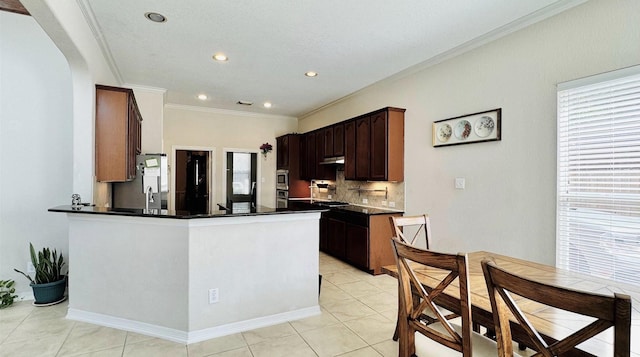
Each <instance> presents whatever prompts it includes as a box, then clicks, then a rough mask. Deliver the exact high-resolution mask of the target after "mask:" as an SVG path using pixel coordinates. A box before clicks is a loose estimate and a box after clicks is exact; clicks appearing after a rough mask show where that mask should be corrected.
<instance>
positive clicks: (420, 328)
mask: <svg viewBox="0 0 640 357" xmlns="http://www.w3.org/2000/svg"><path fill="white" fill-rule="evenodd" d="M392 245H393V249H394V252H395V253H396V259H397V266H398V281H399V284H400V297H399V298H400V301H401V304H400V305H401V309H402V311H401V312H400V316H402V318H403V319H406V323H407V327H408V331H409V332H408V333H409V334H410V335H411V336H410V341H413V336H412V335H413V334H414V333H415V332H420V333H422V334H423V335H425V336H427V337H429V338H431V339H433V340H434V341H436V342H438V343H440V344H443V345H445V346H447V347H449V348H452V349H454V350H456V351H459V352H462V354H463V356H471V307H470V304H471V298H470V291H469V272H468V271H469V269H468V266H467V256H466V254H446V253H438V252H434V251H430V250H425V249H420V248H416V247H414V246H412V245H410V244H408V243H406V242H402V241H401V240H400V238H398V237H394V238H393V239H392ZM416 266H417V267H430V268H436V269H439V270H443V271H444V273H448V274H447V275H446V276H445V277H444V278H443V279H442V281H441V282H440V283H439V284H438V285H437V286H436V287H435V288H434V289H430V290H429V291H426V290H425V288H424V287H423V286H422V284H421V283H420V280H419V279H418V277H417V274H416V271H415V267H416ZM456 278H457V280H458V284H459V293H460V311H461V314H460V316H461V318H462V329H461V333H458V332H457V331H456V330H455V329H454V328H453V326H452V325H451V324H450V323H449V320H448V319H447V318H446V317H445V316H443V314H442V313H441V312H440V311H439V310H438V309H437V307H436V305H435V303H434V300H435V299H436V297H437V296H438V295H439V294H440V293H441V292H442V291H444V290H445V289H446V288H447V287H448V286H450V284H451V283H452V282H454V281H455V280H456ZM425 307H428V308H429V309H430V310H432V311H431V312H433V315H434V316H435V319H437V320H438V322H439V323H440V324H441V326H442V327H443V328H444V330H445V331H444V332H442V331H438V330H436V329H434V328H433V327H432V325H430V324H428V323H424V322H423V321H421V320H420V318H419V317H420V315H421V314H422V311H423V309H425ZM402 338H403V337H402V336H401V347H400V348H401V355H404V354H403V353H402V348H403V347H402V343H403V342H402V341H403V340H402ZM413 348H414V349H415V346H414V347H413ZM405 352H406V351H405ZM408 355H411V354H410V353H409V354H408Z"/></svg>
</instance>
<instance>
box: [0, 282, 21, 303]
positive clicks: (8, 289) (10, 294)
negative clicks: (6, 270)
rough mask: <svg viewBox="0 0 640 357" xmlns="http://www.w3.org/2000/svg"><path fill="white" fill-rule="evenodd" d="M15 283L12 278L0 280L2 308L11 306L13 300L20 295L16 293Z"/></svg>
mask: <svg viewBox="0 0 640 357" xmlns="http://www.w3.org/2000/svg"><path fill="white" fill-rule="evenodd" d="M14 284H15V282H14V281H13V280H11V279H9V280H0V309H4V308H5V307H9V306H11V304H13V300H14V299H15V298H17V297H18V295H15V294H14V293H15V292H16V288H14V287H13V285H14Z"/></svg>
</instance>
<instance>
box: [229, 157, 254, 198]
mask: <svg viewBox="0 0 640 357" xmlns="http://www.w3.org/2000/svg"><path fill="white" fill-rule="evenodd" d="M257 171H258V154H257V153H250V152H232V151H228V152H227V167H226V172H227V177H226V186H227V187H226V193H227V207H233V206H236V207H239V206H242V205H245V206H247V207H255V206H256V192H257V189H258V187H257V180H256V178H257V176H258V175H257Z"/></svg>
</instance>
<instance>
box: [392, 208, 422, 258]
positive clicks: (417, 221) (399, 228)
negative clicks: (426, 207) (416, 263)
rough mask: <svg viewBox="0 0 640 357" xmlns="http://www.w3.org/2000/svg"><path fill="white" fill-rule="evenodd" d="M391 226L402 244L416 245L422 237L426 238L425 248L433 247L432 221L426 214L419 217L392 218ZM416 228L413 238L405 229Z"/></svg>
mask: <svg viewBox="0 0 640 357" xmlns="http://www.w3.org/2000/svg"><path fill="white" fill-rule="evenodd" d="M391 224H392V225H393V228H394V230H395V235H396V237H398V238H399V239H400V240H401V241H402V242H405V243H408V244H411V245H415V244H416V242H417V241H418V239H419V238H420V236H421V235H424V237H425V248H426V249H430V247H431V221H430V220H429V216H428V215H426V214H423V215H419V216H404V217H391ZM409 227H411V228H414V229H415V230H416V231H415V233H414V234H413V235H412V236H407V232H405V228H409Z"/></svg>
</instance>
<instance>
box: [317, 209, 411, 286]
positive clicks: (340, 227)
mask: <svg viewBox="0 0 640 357" xmlns="http://www.w3.org/2000/svg"><path fill="white" fill-rule="evenodd" d="M401 215H402V214H401V213H390V214H376V215H370V214H365V213H359V212H353V211H344V210H340V209H332V210H330V211H328V212H324V213H323V214H322V218H321V219H320V250H321V251H323V252H325V253H327V254H330V255H332V256H334V257H336V258H338V259H340V260H343V261H345V262H347V263H349V264H351V265H353V266H355V267H357V268H360V269H362V270H365V271H367V272H369V273H371V274H374V275H377V274H380V273H382V271H381V267H382V266H384V265H389V264H394V263H395V258H394V256H393V252H392V251H391V242H390V239H391V237H392V236H393V228H392V225H391V222H390V220H389V218H390V217H391V216H401Z"/></svg>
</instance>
